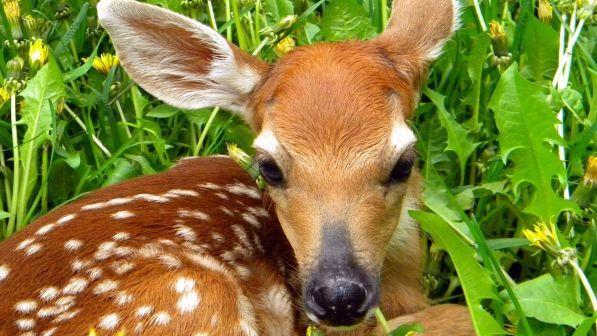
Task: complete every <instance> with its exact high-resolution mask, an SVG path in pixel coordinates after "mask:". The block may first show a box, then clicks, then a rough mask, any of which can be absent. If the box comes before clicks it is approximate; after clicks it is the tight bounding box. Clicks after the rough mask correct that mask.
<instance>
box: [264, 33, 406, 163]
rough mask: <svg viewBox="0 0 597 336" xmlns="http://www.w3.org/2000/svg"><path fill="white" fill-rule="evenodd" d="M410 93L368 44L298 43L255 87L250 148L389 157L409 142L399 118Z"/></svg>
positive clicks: (310, 155) (301, 153)
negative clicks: (257, 102)
mask: <svg viewBox="0 0 597 336" xmlns="http://www.w3.org/2000/svg"><path fill="white" fill-rule="evenodd" d="M409 94H410V91H409V89H408V88H407V85H406V84H404V81H402V80H401V78H399V76H398V74H397V73H393V72H392V69H391V68H390V67H388V66H387V63H386V62H385V61H384V59H383V55H381V54H380V53H379V52H378V51H377V50H376V49H375V47H374V46H373V45H369V44H365V43H360V42H359V43H358V42H344V43H334V44H319V45H314V46H308V47H303V48H299V49H298V50H296V51H295V52H293V53H291V54H290V55H288V56H287V57H285V58H283V59H282V60H280V61H279V62H278V63H277V64H275V65H274V67H273V69H272V70H271V72H270V75H269V76H268V78H267V79H266V81H265V82H264V84H263V86H262V87H261V89H260V90H259V96H260V97H259V100H260V101H261V102H262V104H261V106H259V108H258V109H259V111H258V114H259V118H258V119H257V120H258V122H259V123H260V124H259V125H258V127H257V128H258V130H259V131H260V136H259V137H258V138H257V140H256V142H255V147H257V148H260V149H262V150H264V151H266V152H269V153H272V152H274V151H276V150H278V149H280V147H281V146H283V148H284V150H285V151H287V152H288V153H289V154H290V155H291V156H293V157H303V158H305V157H308V158H313V157H318V156H319V157H328V158H333V160H335V162H341V161H342V159H343V158H344V159H350V160H355V159H358V158H359V156H361V157H362V158H363V159H365V160H368V161H372V160H371V159H375V158H378V157H379V156H384V153H388V154H389V155H392V151H394V150H395V149H397V150H401V149H403V147H405V146H407V145H408V144H410V143H412V142H413V141H414V136H413V134H412V131H410V129H409V128H408V126H407V125H406V121H405V116H406V115H408V114H409V111H408V109H409V104H407V103H406V102H408V101H410V97H408V95H409ZM396 147H398V148H396Z"/></svg>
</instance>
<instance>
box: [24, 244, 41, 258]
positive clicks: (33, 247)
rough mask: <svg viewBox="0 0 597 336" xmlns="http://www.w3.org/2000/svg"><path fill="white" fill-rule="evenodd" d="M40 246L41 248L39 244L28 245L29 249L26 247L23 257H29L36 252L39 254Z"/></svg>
mask: <svg viewBox="0 0 597 336" xmlns="http://www.w3.org/2000/svg"><path fill="white" fill-rule="evenodd" d="M41 246H42V245H41V244H33V245H30V246H29V247H27V248H26V249H25V255H27V256H31V255H34V254H36V253H37V252H39V251H40V250H41Z"/></svg>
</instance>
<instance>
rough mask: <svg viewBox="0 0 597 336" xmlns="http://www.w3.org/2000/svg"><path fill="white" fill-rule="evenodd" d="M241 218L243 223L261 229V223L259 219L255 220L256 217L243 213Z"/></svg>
mask: <svg viewBox="0 0 597 336" xmlns="http://www.w3.org/2000/svg"><path fill="white" fill-rule="evenodd" d="M242 217H243V219H244V220H245V222H247V223H249V224H251V225H253V227H255V228H257V229H259V228H260V227H261V223H260V222H259V219H257V217H255V216H254V215H252V214H250V213H246V212H245V213H243V215H242Z"/></svg>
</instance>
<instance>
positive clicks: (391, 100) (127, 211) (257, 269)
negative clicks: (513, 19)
mask: <svg viewBox="0 0 597 336" xmlns="http://www.w3.org/2000/svg"><path fill="white" fill-rule="evenodd" d="M393 7H394V8H393V14H392V17H391V18H390V22H389V26H388V28H387V30H386V32H385V33H383V34H382V35H381V36H379V37H377V38H375V39H373V40H370V41H362V42H361V41H349V42H342V43H322V44H317V45H313V46H307V47H301V48H298V49H297V50H295V51H294V52H292V53H290V54H289V55H287V56H286V57H284V58H282V59H281V60H279V61H278V62H277V63H276V64H273V65H269V64H267V63H265V62H262V61H260V60H258V59H256V58H254V57H252V56H250V55H248V54H246V53H244V52H242V51H241V50H239V49H238V48H237V47H235V46H234V45H231V44H229V43H228V42H227V41H226V40H225V39H224V38H223V37H222V36H220V35H219V34H218V33H217V32H215V31H213V30H211V29H210V28H208V27H206V26H204V25H202V24H199V23H197V22H195V21H193V20H191V19H189V18H186V17H184V16H181V15H179V14H176V13H173V12H170V11H168V10H165V9H162V8H158V7H155V6H151V5H147V4H143V3H139V2H135V1H132V0H102V1H101V2H100V3H99V4H98V14H99V18H100V23H101V24H102V25H103V26H104V27H105V28H106V30H107V31H108V33H109V34H110V36H111V37H112V40H113V43H114V46H115V48H116V50H117V52H118V54H119V56H120V59H121V62H122V65H123V66H124V68H125V69H126V70H127V72H128V73H129V74H130V76H131V77H132V78H133V79H134V80H135V81H136V82H137V83H138V84H139V85H140V86H142V87H143V88H144V89H145V90H147V91H148V92H149V93H151V94H153V95H155V96H156V97H158V98H159V99H161V100H163V101H165V102H167V103H169V104H171V105H173V106H177V107H180V108H201V107H207V106H215V105H217V106H222V107H224V108H227V109H229V110H231V111H233V112H236V113H238V114H240V115H241V116H242V117H243V118H244V119H245V120H246V121H247V123H248V124H250V125H251V126H252V127H253V129H254V130H255V132H256V133H257V138H256V140H255V142H254V147H255V149H256V153H257V154H256V156H255V165H256V166H257V167H258V168H259V170H260V172H261V174H262V176H263V178H264V180H265V181H266V182H267V185H268V186H267V188H266V192H265V195H262V194H261V193H260V191H259V190H258V189H257V188H256V187H255V186H253V184H254V181H253V180H252V179H251V178H250V177H249V176H248V174H246V173H245V172H244V171H243V170H242V169H241V168H239V167H237V166H236V164H235V163H233V162H232V161H231V160H230V159H228V158H225V157H211V158H192V159H186V160H183V161H181V162H180V163H179V164H178V165H177V166H175V167H174V168H173V169H171V170H170V171H169V172H166V173H162V174H157V175H153V176H147V177H142V178H138V179H134V180H131V181H128V182H125V183H122V184H119V185H115V186H111V187H108V188H105V189H103V190H99V191H96V192H94V193H91V194H90V195H88V196H87V197H85V198H83V199H81V200H77V201H74V202H72V203H70V204H68V205H65V206H63V207H61V208H59V209H57V210H55V211H53V212H51V213H50V214H48V215H46V216H44V217H42V218H40V219H38V220H37V221H35V222H34V223H32V224H31V225H29V226H28V227H27V228H26V229H25V230H23V231H22V232H20V233H18V234H17V235H15V236H14V237H12V238H11V239H9V240H7V241H6V242H4V243H3V244H2V245H1V246H0V295H1V297H2V304H1V305H0V335H2V336H5V335H32V336H33V335H38V336H50V335H85V334H86V332H87V331H88V330H89V328H91V327H94V328H96V329H97V330H98V332H99V333H100V334H101V335H113V334H115V333H116V332H118V331H125V332H126V334H127V335H129V334H130V335H137V334H140V335H195V336H199V335H300V334H302V333H304V331H305V329H306V326H307V325H309V324H318V325H319V326H320V328H321V329H323V330H324V331H325V333H326V335H370V334H382V331H381V330H379V327H376V323H375V319H374V318H373V317H372V315H373V314H372V312H373V310H374V308H376V307H380V308H381V309H382V311H383V312H384V314H385V315H386V316H388V317H392V318H394V319H393V320H391V321H390V324H391V325H392V326H395V325H398V324H400V323H404V322H420V323H421V324H422V325H423V327H424V328H425V334H427V335H472V334H474V332H473V328H472V324H471V322H470V319H469V317H468V313H467V310H466V308H465V307H462V306H457V305H440V306H434V307H429V305H428V303H427V301H426V298H425V297H424V294H423V291H422V289H421V277H422V247H421V244H420V233H419V231H418V227H417V225H416V223H414V222H413V221H412V220H411V219H410V218H409V216H408V213H407V211H408V210H409V209H413V208H416V207H417V204H418V195H419V184H420V177H419V176H418V174H417V172H416V169H413V165H414V163H415V161H416V153H415V151H414V148H413V144H414V142H415V137H414V134H413V132H412V131H411V130H410V128H409V127H408V126H407V124H406V120H407V119H408V118H409V116H410V115H411V114H412V111H413V109H414V107H415V105H416V104H417V100H418V92H419V89H420V87H421V85H422V82H423V80H424V79H425V76H426V71H427V68H428V66H429V64H430V62H431V61H433V60H434V59H435V58H436V57H437V56H438V55H439V53H440V51H441V48H442V45H443V44H444V42H445V41H446V40H447V39H448V38H449V36H450V35H451V34H452V32H453V31H454V30H455V29H456V27H457V22H458V20H457V11H458V10H457V6H456V3H455V2H452V1H451V0H396V1H394V6H393ZM376 328H377V329H376Z"/></svg>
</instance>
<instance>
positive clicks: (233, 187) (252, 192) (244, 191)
mask: <svg viewBox="0 0 597 336" xmlns="http://www.w3.org/2000/svg"><path fill="white" fill-rule="evenodd" d="M226 190H227V191H228V192H230V193H232V194H235V195H240V196H243V195H244V196H247V197H250V198H254V199H261V193H260V192H259V190H257V188H253V187H248V186H247V185H245V184H242V183H240V182H236V183H235V184H230V185H227V186H226Z"/></svg>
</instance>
